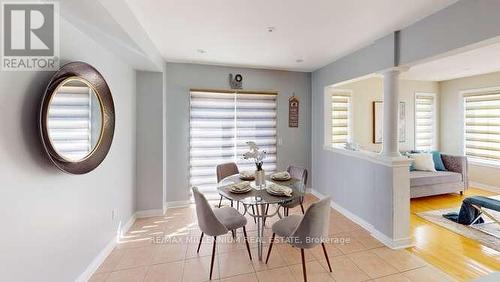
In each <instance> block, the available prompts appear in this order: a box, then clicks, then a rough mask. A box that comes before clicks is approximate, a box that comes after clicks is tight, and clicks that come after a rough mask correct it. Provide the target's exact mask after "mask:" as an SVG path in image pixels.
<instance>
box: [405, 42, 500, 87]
mask: <svg viewBox="0 0 500 282" xmlns="http://www.w3.org/2000/svg"><path fill="white" fill-rule="evenodd" d="M496 71H500V42H497V43H494V44H490V45H487V46H483V47H479V48H476V49H473V50H470V51H465V52H461V53H458V54H455V55H451V56H447V57H443V58H440V59H436V60H432V61H430V62H426V63H423V64H419V65H415V66H413V67H411V68H410V69H409V70H408V71H407V72H405V73H403V74H402V75H401V78H403V79H412V80H432V81H443V80H450V79H455V78H460V77H467V76H473V75H479V74H485V73H490V72H496Z"/></svg>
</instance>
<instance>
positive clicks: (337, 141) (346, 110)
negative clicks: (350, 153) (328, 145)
mask: <svg viewBox="0 0 500 282" xmlns="http://www.w3.org/2000/svg"><path fill="white" fill-rule="evenodd" d="M331 102H332V107H331V109H332V111H331V115H332V145H335V146H343V145H345V144H346V143H347V142H349V141H350V137H351V136H350V126H351V125H350V120H349V119H350V111H351V95H350V94H349V93H340V92H339V93H333V94H332V96H331Z"/></svg>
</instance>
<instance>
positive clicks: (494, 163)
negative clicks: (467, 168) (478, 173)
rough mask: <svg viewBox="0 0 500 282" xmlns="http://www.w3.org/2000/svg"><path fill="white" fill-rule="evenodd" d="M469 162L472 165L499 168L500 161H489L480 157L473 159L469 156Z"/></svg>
mask: <svg viewBox="0 0 500 282" xmlns="http://www.w3.org/2000/svg"><path fill="white" fill-rule="evenodd" d="M468 161H469V164H470V165H473V166H482V167H491V168H498V169H500V161H490V160H482V159H474V158H470V157H469V160H468Z"/></svg>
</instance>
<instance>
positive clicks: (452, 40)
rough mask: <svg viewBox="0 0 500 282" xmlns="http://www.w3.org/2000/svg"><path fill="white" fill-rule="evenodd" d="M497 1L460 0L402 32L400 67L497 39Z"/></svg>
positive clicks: (498, 7) (499, 23)
mask: <svg viewBox="0 0 500 282" xmlns="http://www.w3.org/2000/svg"><path fill="white" fill-rule="evenodd" d="M499 10H500V1H498V0H461V1H458V2H457V3H455V4H453V5H451V6H449V7H447V8H445V9H442V10H440V11H438V12H436V13H434V14H432V15H430V16H429V17H427V18H424V19H422V20H420V21H419V22H416V23H415V24H413V25H411V26H409V27H407V28H405V29H403V30H402V31H401V41H400V42H401V53H400V55H401V57H400V59H401V64H409V63H414V62H417V61H420V60H428V59H429V58H432V57H435V56H440V55H442V54H444V53H446V52H456V51H458V50H457V49H462V48H468V47H470V46H471V45H475V44H477V43H479V42H481V41H485V40H489V39H491V38H494V37H497V36H500V28H498V26H499V25H500V18H499V17H498V11H499Z"/></svg>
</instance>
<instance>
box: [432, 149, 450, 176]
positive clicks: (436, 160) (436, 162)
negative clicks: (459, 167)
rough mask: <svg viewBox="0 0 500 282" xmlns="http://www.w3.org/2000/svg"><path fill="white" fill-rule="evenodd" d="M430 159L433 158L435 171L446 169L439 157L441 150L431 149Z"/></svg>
mask: <svg viewBox="0 0 500 282" xmlns="http://www.w3.org/2000/svg"><path fill="white" fill-rule="evenodd" d="M431 154H432V159H433V160H434V168H435V169H436V170H437V171H447V169H446V167H445V166H444V163H443V159H441V152H439V151H431Z"/></svg>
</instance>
